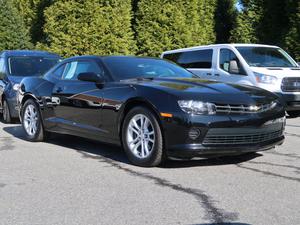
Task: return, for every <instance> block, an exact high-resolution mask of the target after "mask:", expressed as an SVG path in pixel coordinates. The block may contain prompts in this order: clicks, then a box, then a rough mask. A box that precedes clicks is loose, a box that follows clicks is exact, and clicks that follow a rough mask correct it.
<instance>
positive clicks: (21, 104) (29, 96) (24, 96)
mask: <svg viewBox="0 0 300 225" xmlns="http://www.w3.org/2000/svg"><path fill="white" fill-rule="evenodd" d="M28 99H32V100H34V101H35V102H36V103H37V105H38V106H39V103H38V100H37V98H36V97H35V96H34V95H33V94H32V93H26V94H24V95H23V98H22V100H21V102H20V106H19V107H20V111H19V117H20V121H22V110H23V105H24V103H25V102H26V101H27V100H28ZM39 110H41V109H40V107H39Z"/></svg>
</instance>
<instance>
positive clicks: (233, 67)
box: [228, 60, 240, 74]
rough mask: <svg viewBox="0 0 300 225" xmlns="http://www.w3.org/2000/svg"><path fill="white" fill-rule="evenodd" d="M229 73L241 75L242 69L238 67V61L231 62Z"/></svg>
mask: <svg viewBox="0 0 300 225" xmlns="http://www.w3.org/2000/svg"><path fill="white" fill-rule="evenodd" d="M228 72H229V73H233V74H239V73H240V69H239V67H238V63H237V61H236V60H231V61H230V62H229V71H228Z"/></svg>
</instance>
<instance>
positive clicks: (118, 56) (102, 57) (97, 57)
mask: <svg viewBox="0 0 300 225" xmlns="http://www.w3.org/2000/svg"><path fill="white" fill-rule="evenodd" d="M93 58H94V59H109V58H115V59H122V58H127V59H130V58H132V59H136V58H138V59H158V60H161V59H160V58H157V57H147V56H132V55H105V56H97V55H83V56H73V57H70V58H67V59H65V60H64V61H69V60H71V61H72V60H78V59H93Z"/></svg>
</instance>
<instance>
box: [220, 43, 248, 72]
mask: <svg viewBox="0 0 300 225" xmlns="http://www.w3.org/2000/svg"><path fill="white" fill-rule="evenodd" d="M230 61H236V62H237V67H238V70H239V72H238V73H230ZM219 67H220V69H222V70H225V71H226V72H228V73H230V74H239V75H246V72H245V70H244V68H243V67H242V65H241V63H240V60H239V59H238V57H237V56H236V54H235V53H234V52H233V51H231V50H230V49H225V48H223V49H221V50H220V56H219Z"/></svg>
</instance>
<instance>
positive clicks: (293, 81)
mask: <svg viewBox="0 0 300 225" xmlns="http://www.w3.org/2000/svg"><path fill="white" fill-rule="evenodd" d="M281 90H282V91H284V92H300V77H285V78H283V79H282V83H281Z"/></svg>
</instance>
